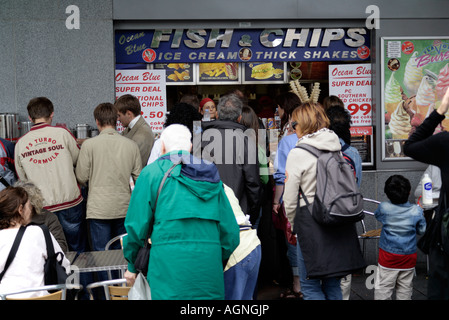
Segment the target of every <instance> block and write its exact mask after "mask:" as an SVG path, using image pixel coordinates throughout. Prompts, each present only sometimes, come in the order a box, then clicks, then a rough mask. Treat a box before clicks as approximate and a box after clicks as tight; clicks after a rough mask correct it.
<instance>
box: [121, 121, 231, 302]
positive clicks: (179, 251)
mask: <svg viewBox="0 0 449 320" xmlns="http://www.w3.org/2000/svg"><path fill="white" fill-rule="evenodd" d="M161 140H162V151H163V152H162V156H161V157H160V158H159V159H158V160H156V161H155V162H153V163H151V164H150V165H148V166H146V167H145V168H144V169H143V170H142V172H141V174H140V176H139V178H138V180H137V182H136V185H135V188H134V191H133V193H132V196H131V200H130V204H129V208H128V212H127V215H126V219H125V228H126V231H127V233H128V234H127V236H126V237H125V238H124V241H123V253H124V256H125V258H126V260H127V261H128V270H127V272H126V273H125V278H127V280H128V283H129V284H132V283H133V281H134V279H135V278H136V269H135V267H134V264H133V262H134V261H135V259H136V256H137V252H138V250H139V248H141V247H143V246H144V243H145V238H146V235H147V231H148V227H149V222H150V219H151V217H152V215H153V207H154V203H155V199H156V195H157V191H158V188H159V184H160V182H161V180H162V178H163V176H164V174H165V172H166V171H167V170H168V169H169V168H170V167H171V166H172V165H173V163H175V162H178V161H179V160H181V163H180V164H179V165H177V166H176V167H175V168H174V169H173V171H172V172H171V174H170V175H169V177H168V178H167V180H166V181H165V184H164V186H163V188H162V191H161V193H160V195H159V198H158V200H157V206H156V210H155V214H154V226H153V233H152V235H151V243H152V246H151V253H150V260H149V267H148V275H147V280H148V283H149V285H150V288H151V296H152V299H154V300H175V299H181V300H195V299H201V300H212V299H224V280H223V262H224V261H226V260H227V259H228V258H229V256H230V255H231V254H232V252H233V251H234V250H235V248H236V247H237V246H238V245H239V241H240V240H239V226H238V224H237V222H236V219H235V216H234V213H233V211H232V207H231V205H230V203H229V200H228V198H227V196H226V194H225V192H224V188H223V184H222V182H221V180H220V176H219V173H218V170H217V168H216V167H215V165H214V164H212V163H208V162H205V161H202V160H199V159H197V158H193V156H192V155H191V154H190V153H189V151H190V149H191V142H190V141H191V134H190V131H189V130H188V129H187V128H186V127H185V126H182V125H178V124H173V125H170V126H168V127H167V128H165V129H164V131H163V132H162V134H161Z"/></svg>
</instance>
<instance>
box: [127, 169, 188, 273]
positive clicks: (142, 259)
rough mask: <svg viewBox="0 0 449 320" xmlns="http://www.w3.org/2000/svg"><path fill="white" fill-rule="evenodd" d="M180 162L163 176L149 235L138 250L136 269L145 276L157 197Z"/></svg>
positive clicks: (154, 210)
mask: <svg viewBox="0 0 449 320" xmlns="http://www.w3.org/2000/svg"><path fill="white" fill-rule="evenodd" d="M178 164H179V162H177V163H174V164H173V165H172V166H171V167H170V169H168V170H167V172H166V173H165V175H164V177H163V178H162V181H161V183H160V185H159V190H158V191H157V196H156V201H155V202H154V207H153V208H154V209H153V215H152V217H151V220H150V225H149V228H148V232H147V237H146V238H145V239H146V241H145V246H144V247H143V248H140V249H139V251H138V252H137V257H136V261H135V262H134V267H135V268H136V270H137V271H138V272H140V273H142V274H143V275H144V276H145V277H146V276H147V273H148V263H149V261H150V249H151V244H150V242H149V239H150V237H151V233H152V232H153V223H154V214H155V212H156V205H157V199H158V198H159V194H160V193H161V190H162V187H163V186H164V183H165V180H166V179H167V177H168V176H169V175H170V173H171V171H172V170H173V169H174V168H175V167H176V166H177V165H178Z"/></svg>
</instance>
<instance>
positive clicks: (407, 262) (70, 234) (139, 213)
mask: <svg viewBox="0 0 449 320" xmlns="http://www.w3.org/2000/svg"><path fill="white" fill-rule="evenodd" d="M446 96H447V97H446ZM446 96H445V99H443V102H442V104H441V106H440V108H439V109H438V110H436V111H435V112H434V113H436V114H435V115H431V117H429V118H430V120H429V121H427V122H424V123H423V126H424V125H427V126H429V127H430V126H431V124H429V123H428V122H430V121H432V120H433V122H435V123H436V124H438V120H440V117H439V116H438V114H439V115H444V113H445V112H446V111H447V109H448V107H449V93H447V94H446ZM188 98H189V97H187V96H186V97H185V98H184V100H181V101H180V102H179V103H178V104H176V105H175V106H174V107H173V108H172V110H171V111H170V113H169V114H168V115H167V118H166V122H165V124H164V130H163V131H162V134H161V136H160V139H157V140H155V139H154V134H153V132H152V130H151V127H150V126H149V125H148V124H147V123H146V121H145V120H144V119H143V118H142V116H141V115H140V114H141V108H140V103H139V101H138V99H137V98H136V97H134V96H132V95H125V96H122V97H120V98H119V99H117V101H116V102H115V103H114V104H111V103H101V104H99V105H98V106H97V107H96V108H95V110H94V112H93V116H94V119H95V122H96V125H97V127H98V129H99V132H100V134H99V135H98V136H97V137H94V138H91V139H87V140H85V141H82V143H81V141H78V142H77V140H76V139H75V138H74V137H73V135H72V134H71V133H70V132H69V131H68V130H66V129H64V128H60V127H55V126H52V125H51V124H52V119H53V116H54V107H53V104H52V102H51V101H50V100H49V99H47V98H45V97H39V98H34V99H31V100H30V102H29V104H28V106H27V110H28V114H29V117H30V119H31V120H32V122H33V123H34V125H33V127H32V128H31V130H30V132H28V133H27V134H25V135H24V136H23V137H21V138H20V139H19V140H18V142H17V143H16V144H15V146H13V147H14V148H11V146H8V148H6V147H5V146H3V151H4V152H5V158H9V159H10V162H12V159H14V161H13V162H14V168H13V169H12V168H11V167H9V170H10V171H11V170H13V171H14V172H13V173H14V175H16V178H17V180H18V182H17V183H16V184H15V185H13V186H9V187H6V188H5V189H4V190H3V191H1V192H0V270H3V269H4V265H5V262H6V257H7V256H8V253H9V251H10V248H11V246H12V243H13V241H14V238H15V236H16V234H17V232H18V230H19V227H20V226H22V225H26V226H28V227H27V229H26V230H27V231H28V235H27V232H25V235H26V237H24V239H23V240H22V241H23V245H22V247H21V248H19V250H18V252H17V259H15V260H14V261H13V262H12V264H11V265H10V267H9V269H8V270H6V272H4V274H3V275H2V276H3V279H1V280H0V292H7V291H8V290H12V289H16V290H17V289H21V288H25V287H30V286H33V285H35V286H38V285H43V272H44V271H43V269H42V270H40V269H39V267H36V264H33V265H32V266H31V265H30V264H27V263H25V264H23V263H22V264H21V263H20V262H21V261H23V260H24V259H25V260H26V259H27V258H28V260H30V261H34V260H35V259H40V260H43V259H45V257H46V252H45V242H44V241H45V240H44V237H43V234H40V233H39V230H38V229H36V228H35V227H34V226H32V225H31V222H32V221H33V220H34V222H35V223H37V224H41V223H45V224H48V225H50V224H51V226H52V227H50V230H51V232H52V235H53V240H54V245H55V248H56V249H57V250H62V251H64V252H66V251H76V252H79V253H80V252H84V251H87V250H97V251H98V250H104V249H105V246H106V243H107V242H108V241H109V240H110V239H112V238H113V237H115V236H117V235H120V234H124V233H126V234H127V235H126V236H125V237H124V239H123V252H124V256H125V258H126V260H127V261H128V270H127V272H126V273H125V278H126V279H127V281H128V283H129V284H130V285H132V284H133V283H134V281H135V279H136V268H135V267H134V262H135V259H136V256H137V252H138V250H139V248H141V247H143V246H144V244H145V241H147V233H148V230H149V229H150V227H151V228H152V230H153V231H152V234H151V243H152V249H151V259H150V263H149V271H148V276H147V280H148V282H149V284H150V287H151V290H152V297H153V299H158V300H159V299H160V300H166V299H187V300H189V299H229V300H242V299H245V300H249V299H253V298H255V297H256V291H257V290H256V288H257V279H258V273H259V268H260V264H261V252H262V249H261V241H260V239H259V237H258V234H257V226H258V223H259V221H260V217H261V208H262V206H263V205H264V204H265V203H266V201H267V199H272V212H273V222H275V223H276V228H278V229H281V230H283V232H284V234H285V243H286V245H287V253H286V254H287V257H288V261H289V264H290V268H291V272H292V276H293V277H292V278H293V281H292V285H291V286H290V288H289V289H288V290H287V291H285V292H283V293H282V295H281V297H282V298H294V299H307V300H317V299H331V300H341V299H348V292H349V288H350V285H351V273H352V272H354V271H356V270H360V269H361V268H363V267H364V261H363V256H362V254H361V252H360V247H359V246H358V245H357V246H354V243H357V244H358V241H357V240H356V239H357V234H356V231H355V225H351V226H349V227H347V228H342V229H340V230H339V231H335V230H333V231H332V232H331V233H332V236H331V237H334V238H335V239H343V238H344V239H345V240H344V241H334V243H335V247H333V244H332V245H331V246H329V247H326V248H318V249H317V250H325V251H326V252H329V255H328V256H329V257H328V259H327V261H323V263H325V264H326V266H327V267H328V268H330V269H332V268H340V269H341V267H342V263H341V257H343V256H344V257H346V258H347V259H346V258H345V259H344V260H345V264H344V267H345V270H347V272H346V273H345V274H338V276H332V270H330V271H329V276H327V277H324V278H318V279H309V278H308V276H307V270H306V265H307V263H305V261H307V259H316V256H315V255H314V253H313V252H312V253H311V252H310V250H307V254H305V252H304V248H305V247H304V245H305V243H306V241H305V240H304V236H305V235H306V234H307V237H310V238H308V239H307V240H308V241H307V243H313V242H316V243H319V242H320V238H321V237H327V238H329V237H330V236H329V232H330V231H329V230H328V229H327V228H323V227H320V226H314V228H315V229H314V230H316V232H314V233H313V234H309V233H307V232H306V231H304V228H301V227H298V226H295V225H294V223H296V224H297V223H298V222H299V223H301V221H303V222H304V223H308V224H310V223H313V221H312V222H311V221H310V219H307V217H296V215H298V214H299V213H297V212H301V211H300V210H297V206H298V205H299V206H300V207H301V206H304V203H303V200H302V199H301V200H300V201H298V189H299V187H301V188H302V189H303V190H304V192H305V194H306V196H307V197H308V199H313V196H314V193H315V189H316V183H317V181H316V162H317V160H316V159H314V157H311V156H310V155H309V154H307V152H306V151H304V150H300V149H297V148H294V147H295V146H296V145H298V144H301V143H305V144H310V145H313V146H315V147H316V148H318V149H321V150H331V151H339V150H344V153H345V154H346V155H347V157H348V158H349V159H350V161H351V163H352V164H353V168H354V173H355V175H354V179H356V181H357V184H358V185H359V186H360V184H361V182H362V170H361V158H360V155H359V154H358V152H357V150H356V149H355V148H353V147H351V146H350V141H349V140H348V133H349V127H350V125H351V120H350V115H349V113H348V112H347V111H346V110H345V109H344V107H343V105H342V103H341V101H339V99H338V98H337V99H334V98H336V97H331V98H332V99H331V98H328V99H325V101H324V106H322V105H321V104H318V103H311V102H307V103H302V102H301V101H300V100H299V99H298V97H297V96H296V95H294V94H293V93H286V94H282V95H280V96H279V97H277V98H276V100H275V101H276V102H277V103H278V108H279V111H280V112H279V113H280V115H281V117H282V122H281V123H282V134H281V137H280V138H281V140H280V142H279V145H278V152H277V154H276V159H275V163H274V169H275V173H274V175H273V180H274V183H273V184H271V183H269V181H270V180H269V173H268V160H267V155H268V153H269V150H268V149H267V148H266V140H265V136H263V135H262V137H261V136H260V135H259V134H253V135H250V134H246V132H247V130H248V129H253V130H254V131H253V132H255V133H258V132H259V130H258V129H261V128H262V129H263V128H264V127H263V124H262V123H261V121H259V119H258V117H257V115H256V113H255V112H254V110H251V108H249V107H248V106H247V104H246V101H245V99H244V97H242V94H241V92H239V91H236V92H233V93H229V94H226V95H224V96H223V97H221V98H220V101H219V102H218V105H217V106H215V103H214V101H212V100H211V99H204V100H203V101H201V102H198V101H196V102H195V98H196V97H193V99H194V100H188ZM190 98H192V97H190ZM196 100H197V98H196ZM206 110H207V112H206ZM206 113H207V120H213V121H201V120H204V117H205V116H204V114H206ZM117 119H118V120H120V121H121V123H122V124H123V126H124V127H125V130H124V132H123V133H122V134H120V133H118V132H117V131H116V129H115V125H116V122H117ZM433 122H432V125H433V124H434V123H433ZM197 123H201V125H200V126H196V125H195V124H197ZM424 129H425V128H422V129H421V130H420V129H418V130H417V131H416V132H415V133H414V134H413V135H412V136H411V138H410V140H409V141H407V143H406V146H407V145H408V148H407V149H406V150H405V151H406V153H407V152H408V153H409V154H410V156H412V157H416V159H419V160H420V161H424V162H428V163H432V164H434V165H436V166H438V167H440V169H441V172H442V173H441V174H442V186H443V187H442V193H443V194H444V193H445V192H446V191H445V190H446V188H445V185H447V182H446V180H447V179H446V174H447V173H446V171H445V170H446V169H445V168H446V167H445V166H447V165H446V163H449V162H448V161H445V162H444V161H443V162H442V163H436V161H434V160H429V159H428V158H426V159H421V158H422V157H419V158H418V156H416V154H415V153H414V151H413V150H414V149H413V148H414V145H415V144H417V143H421V142H422V141H423V140H425V139H428V140H432V141H433V140H435V139H437V138H436V137H431V136H429V134H427V131H426V133H423V132H422V131H424ZM428 131H429V132H430V129H429V130H428ZM229 132H232V134H229ZM197 135H200V136H201V138H200V139H199V140H195V137H196V136H197ZM436 136H439V137H440V139H441V141H443V142H444V141H445V140H444V139H446V135H445V133H442V134H441V136H440V135H436ZM195 141H200V143H199V144H198V143H197V144H196V145H195V144H194V142H195ZM441 141H440V140H438V141H436V142H435V143H433V144H431V145H429V148H431V146H432V147H433V146H434V145H435V148H436V147H437V146H439V143H440V145H441V143H443V142H441ZM5 144H6V142H5ZM12 149H14V153H13V154H11V152H12V151H11V150H12ZM8 150H9V153H8ZM432 152H437V151H436V149H432V150H430V149H429V154H431V153H432ZM447 158H449V155H448V157H447ZM348 161H349V160H348ZM4 168H5V167H4ZM169 169H171V170H172V171H171V172H170V175H169V176H168V178H167V179H166V180H164V181H163V178H164V175H165V173H166V172H167V171H168V170H169ZM404 179H405V178H403V177H395V178H394V179H393V180H392V181H391V179H390V180H389V181H387V182H388V184H386V185H385V192H386V194H387V196H388V198H389V201H388V203H382V204H381V205H380V206H379V208H378V211H376V218H378V219H379V221H381V222H382V224H383V231H382V235H381V241H380V249H379V250H380V252H379V257H382V259H379V270H382V271H383V272H382V273H379V274H378V279H376V281H377V283H378V286H377V288H379V289H378V290H379V292H378V294H377V295H376V297H377V298H379V299H390V298H391V292H390V291H389V290H387V289H385V288H386V287H391V286H392V284H395V283H400V284H401V285H403V287H404V288H405V289H403V290H399V292H400V293H401V295H397V298H398V299H399V298H404V299H409V298H410V296H411V294H410V292H411V289H410V283H411V279H412V276H411V274H412V273H411V272H410V270H412V269H413V268H414V266H415V264H416V250H417V249H416V235H417V234H421V233H423V232H424V230H425V228H426V221H425V219H424V218H422V219H421V216H422V215H423V213H422V210H420V208H419V207H418V206H416V205H412V204H410V203H408V200H407V199H408V195H409V193H410V186H409V185H407V181H404ZM448 179H449V178H448ZM405 180H406V179H405ZM162 181H163V182H164V183H163V184H161V182H162ZM13 183H14V181H10V182H9V183H7V185H8V184H9V185H12V184H13ZM392 189H393V190H394V191H395V192H396V193H401V194H400V195H397V194H393V193H394V192H392V191H391V190H392ZM443 205H444V204H443V203H442V202H441V203H440V207H441V210H440V211H441V212H443V209H444V208H443ZM270 206H271V204H270ZM398 212H405V213H401V214H400V215H398ZM442 214H443V213H441V214H440V215H437V216H442ZM392 221H393V222H392ZM398 221H401V222H398ZM405 229H406V234H407V241H408V242H407V244H408V245H407V249H406V250H405V249H404V248H403V245H404V242H403V241H405V240H404V238H403V237H404V236H405V233H404V230H405ZM292 230H295V231H297V232H299V233H301V234H298V237H297V235H296V234H294V233H292ZM301 230H303V231H301ZM392 231H393V232H396V234H397V237H391V236H389V235H390V234H391V232H392ZM302 232H304V233H302ZM301 239H302V241H301ZM437 242H438V241H436V240H435V241H433V242H432V244H431V248H433V247H435V246H436V245H437V244H436V243H437ZM438 243H439V242H438ZM301 246H303V247H302V248H303V250H301ZM430 251H431V252H432V254H431V255H430V258H431V263H430V265H431V266H432V261H433V259H435V260H434V261H436V264H435V265H436V266H437V267H435V268H431V270H432V272H431V273H430V275H431V276H434V277H435V279H441V278H442V279H448V276H447V270H448V267H449V262H448V256H447V253H441V252H439V251H438V252H436V250H430ZM31 257H33V258H31ZM64 265H65V266H66V267H67V268H66V270H67V272H70V266H69V265H68V263H67V261H66V260H64ZM404 266H405V267H404ZM390 269H394V270H399V271H397V272H396V273H392V272H390V271H388V270H390ZM9 270H14V271H12V272H11V271H9ZM444 270H446V271H444ZM402 271H406V276H403V277H402V275H403V272H402ZM17 279H20V281H17ZM399 279H401V280H399ZM445 281H446V282H441V281H439V282H438V281H436V280H434V281H433V282H432V286H431V287H430V288H429V290H435V291H434V292H436V293H435V294H434V295H432V297H433V298H437V299H438V298H444V297H445V298H448V297H449V296H448V291H447V290H448V289H447V288H448V287H449V281H448V280H445ZM393 287H394V285H393ZM38 294H43V293H38ZM429 296H430V295H429Z"/></svg>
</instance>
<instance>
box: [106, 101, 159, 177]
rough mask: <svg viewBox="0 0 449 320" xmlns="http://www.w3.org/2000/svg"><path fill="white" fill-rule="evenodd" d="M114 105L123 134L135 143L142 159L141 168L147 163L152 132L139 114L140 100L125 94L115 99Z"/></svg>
mask: <svg viewBox="0 0 449 320" xmlns="http://www.w3.org/2000/svg"><path fill="white" fill-rule="evenodd" d="M114 106H115V107H116V108H117V111H118V119H119V120H120V122H121V123H122V125H123V126H124V127H125V130H124V131H123V136H124V137H127V138H129V139H131V140H133V141H134V142H135V143H137V146H138V147H139V150H140V157H141V159H142V168H143V167H145V166H146V165H147V162H148V158H149V157H150V153H151V149H152V148H153V144H154V134H153V131H152V130H151V127H150V125H149V124H148V123H147V122H146V121H145V120H144V119H143V118H142V116H141V107H140V102H139V99H137V97H135V96H133V95H130V94H125V95H123V96H121V97H120V98H118V99H117V101H116V102H115V104H114Z"/></svg>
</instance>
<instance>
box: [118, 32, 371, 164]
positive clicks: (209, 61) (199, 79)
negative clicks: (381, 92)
mask: <svg viewBox="0 0 449 320" xmlns="http://www.w3.org/2000/svg"><path fill="white" fill-rule="evenodd" d="M370 39H371V37H370V30H368V29H366V28H364V27H352V28H343V27H341V28H270V29H257V28H256V29H252V28H226V27H224V28H204V29H193V28H172V29H166V28H155V29H140V30H135V29H134V30H120V29H116V31H115V53H116V79H115V80H116V97H119V96H120V95H123V94H127V93H129V94H134V95H136V96H137V97H138V98H139V100H140V102H141V104H142V109H143V116H144V117H145V118H146V120H147V121H148V122H149V124H150V125H151V126H152V128H153V130H154V131H155V132H160V131H161V130H162V126H163V122H164V118H165V115H166V112H169V111H170V108H171V107H172V106H173V104H175V103H177V102H178V101H179V100H180V98H181V97H182V96H183V95H184V94H195V95H197V96H198V98H199V100H201V99H203V98H206V97H207V98H210V99H213V100H214V101H215V103H217V102H218V100H219V98H220V96H221V95H223V94H225V93H227V92H230V91H232V90H234V89H238V90H240V91H242V92H243V93H244V94H245V96H246V97H247V99H248V104H249V105H250V106H251V107H253V108H254V110H255V111H256V113H257V111H258V110H260V104H259V101H273V99H274V98H275V96H277V95H278V94H280V93H283V92H287V91H291V90H293V89H294V88H295V87H298V86H299V87H302V88H304V89H305V91H304V92H306V93H305V94H306V96H307V97H306V98H305V99H307V98H312V95H313V96H314V98H315V99H316V100H317V101H318V102H322V101H323V99H324V98H325V97H326V96H328V95H335V96H339V97H340V98H341V99H342V101H343V102H344V103H345V107H346V108H347V109H348V110H349V111H350V113H351V116H352V121H353V123H352V131H351V133H352V140H353V142H352V145H353V146H355V147H356V148H357V149H358V150H359V153H360V154H361V156H362V158H363V165H364V167H365V168H373V167H374V151H373V131H374V130H373V124H372V102H371V100H372V99H371V91H372V74H371V49H370V48H371V44H370ZM156 78H157V79H159V80H155V79H156ZM144 82H147V83H148V84H143V83H144ZM155 83H157V84H155ZM161 87H163V88H161ZM164 94H165V97H164V96H163V95H164ZM275 107H276V106H275ZM275 107H274V108H275ZM273 111H274V110H273ZM264 120H266V119H264ZM270 124H271V121H268V123H267V126H269V125H270ZM268 129H272V128H271V127H268ZM270 137H273V135H270ZM277 138H278V137H277V136H275V137H274V139H277ZM271 141H272V140H270V142H271ZM272 144H273V143H270V147H271V145H272ZM273 145H274V146H275V145H276V144H275V143H274V144H273ZM274 154H275V153H273V155H274Z"/></svg>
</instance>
